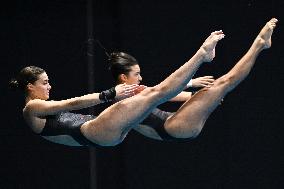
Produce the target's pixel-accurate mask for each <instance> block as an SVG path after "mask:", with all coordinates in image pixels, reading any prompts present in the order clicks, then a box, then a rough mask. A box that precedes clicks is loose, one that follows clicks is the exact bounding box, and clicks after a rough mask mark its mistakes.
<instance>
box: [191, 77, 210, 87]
mask: <svg viewBox="0 0 284 189" xmlns="http://www.w3.org/2000/svg"><path fill="white" fill-rule="evenodd" d="M213 82H214V77H213V76H202V77H197V78H195V79H192V80H190V82H189V83H188V84H187V85H186V88H185V89H188V88H189V87H193V88H200V87H209V86H211V85H212V84H213Z"/></svg>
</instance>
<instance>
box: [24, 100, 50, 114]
mask: <svg viewBox="0 0 284 189" xmlns="http://www.w3.org/2000/svg"><path fill="white" fill-rule="evenodd" d="M45 103H46V101H45V100H40V99H34V100H30V101H29V102H28V103H27V104H26V105H25V107H24V109H23V113H24V114H27V113H28V114H31V113H35V112H36V111H37V110H38V109H39V108H40V107H42V106H45Z"/></svg>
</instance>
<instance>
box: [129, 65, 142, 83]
mask: <svg viewBox="0 0 284 189" xmlns="http://www.w3.org/2000/svg"><path fill="white" fill-rule="evenodd" d="M130 68H131V71H130V72H129V73H128V74H127V75H126V79H125V83H126V84H128V85H131V84H140V82H141V81H142V77H141V75H140V67H139V65H134V66H131V67H130Z"/></svg>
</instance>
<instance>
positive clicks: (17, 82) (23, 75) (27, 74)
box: [9, 66, 45, 90]
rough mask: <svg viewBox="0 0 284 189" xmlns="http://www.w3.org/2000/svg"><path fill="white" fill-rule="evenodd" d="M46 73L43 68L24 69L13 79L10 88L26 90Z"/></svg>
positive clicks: (29, 67)
mask: <svg viewBox="0 0 284 189" xmlns="http://www.w3.org/2000/svg"><path fill="white" fill-rule="evenodd" d="M44 72H45V71H44V70H43V69H42V68H39V67H36V66H27V67H25V68H23V69H22V70H21V71H20V72H19V74H18V75H17V77H16V78H13V79H11V81H10V83H9V86H10V88H11V89H21V90H25V89H26V87H27V84H29V83H31V84H33V83H34V82H35V81H36V80H38V76H39V75H40V74H42V73H44Z"/></svg>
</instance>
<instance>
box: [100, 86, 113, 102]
mask: <svg viewBox="0 0 284 189" xmlns="http://www.w3.org/2000/svg"><path fill="white" fill-rule="evenodd" d="M115 96H116V91H115V88H114V87H112V88H110V89H108V90H105V91H102V92H101V93H100V94H99V99H100V100H101V101H102V102H110V101H113V100H114V98H115Z"/></svg>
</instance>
